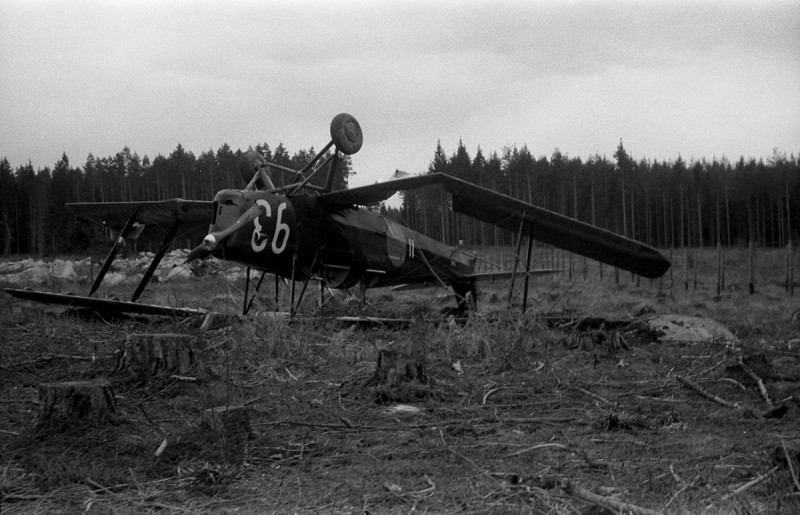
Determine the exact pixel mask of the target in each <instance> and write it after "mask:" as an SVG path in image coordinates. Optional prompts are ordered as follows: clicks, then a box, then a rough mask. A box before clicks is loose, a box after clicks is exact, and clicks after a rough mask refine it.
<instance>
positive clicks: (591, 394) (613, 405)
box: [572, 385, 618, 408]
mask: <svg viewBox="0 0 800 515" xmlns="http://www.w3.org/2000/svg"><path fill="white" fill-rule="evenodd" d="M572 388H573V389H575V390H578V391H579V392H581V393H582V394H584V395H587V396H589V397H591V398H592V399H595V400H598V401H600V402H602V403H603V404H606V405H608V406H611V407H612V408H616V407H618V405H617V403H616V402H611V401H610V400H608V399H606V398H605V397H603V396H601V395H598V394H596V393H594V392H590V391H589V390H586V389H584V388H581V387H580V386H578V385H572Z"/></svg>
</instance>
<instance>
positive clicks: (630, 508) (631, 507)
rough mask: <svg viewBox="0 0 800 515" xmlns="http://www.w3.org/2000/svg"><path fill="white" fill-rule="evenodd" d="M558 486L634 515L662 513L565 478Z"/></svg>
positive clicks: (580, 497)
mask: <svg viewBox="0 0 800 515" xmlns="http://www.w3.org/2000/svg"><path fill="white" fill-rule="evenodd" d="M558 486H559V488H561V489H562V490H563V491H564V492H565V493H567V494H569V495H572V496H573V497H577V498H578V499H581V500H584V501H587V502H590V503H595V504H601V505H603V506H606V507H608V508H611V509H612V510H615V511H617V512H619V513H632V514H634V515H662V513H661V512H660V511H654V510H651V509H648V508H642V507H641V506H636V505H635V504H631V503H628V502H623V501H618V500H616V499H612V498H610V497H603V496H602V495H597V494H595V493H592V492H590V491H589V490H586V489H585V488H581V487H580V486H578V485H576V484H574V483H572V482H571V481H567V480H565V479H562V480H561V481H559V483H558Z"/></svg>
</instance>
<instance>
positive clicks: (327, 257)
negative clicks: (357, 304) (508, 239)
mask: <svg viewBox="0 0 800 515" xmlns="http://www.w3.org/2000/svg"><path fill="white" fill-rule="evenodd" d="M255 204H258V205H260V206H261V210H260V213H259V215H258V217H257V218H255V219H254V220H253V221H252V222H250V223H249V224H248V225H246V226H244V227H242V228H241V229H240V230H237V231H236V232H235V233H234V234H232V235H231V236H230V237H229V238H227V239H226V240H225V241H224V242H223V243H222V244H221V245H220V246H219V247H217V248H216V249H215V250H214V253H213V254H214V255H215V256H216V257H218V258H221V259H226V260H231V261H236V262H239V263H242V264H245V265H247V266H250V267H252V268H254V269H258V270H263V271H266V272H269V273H274V274H277V275H280V276H282V277H285V278H287V279H295V280H299V279H305V278H307V277H314V278H321V279H323V280H324V281H325V283H326V285H327V286H330V287H334V288H347V287H350V286H353V285H355V284H357V283H358V282H359V281H362V285H363V286H365V287H380V286H391V285H398V284H405V283H412V282H414V283H419V282H431V283H438V282H444V283H447V284H448V285H451V286H452V285H453V281H454V280H455V278H456V277H457V276H459V275H466V274H469V273H472V271H473V269H474V262H475V260H474V258H471V257H469V256H467V255H466V254H464V253H463V252H460V251H459V250H458V249H457V248H455V247H450V246H448V245H445V244H443V243H441V242H439V241H436V240H434V239H432V238H429V237H427V236H425V235H423V234H420V233H418V232H416V231H413V230H411V229H409V228H408V227H405V226H403V225H400V224H398V223H396V222H393V221H392V220H389V219H387V218H385V217H383V216H381V215H379V214H378V213H375V212H373V211H369V210H365V209H356V208H344V209H336V210H334V211H330V210H327V209H324V208H323V207H322V206H321V205H320V203H319V202H318V201H317V199H316V197H314V196H311V195H294V196H290V197H287V196H283V195H278V194H274V193H269V192H264V191H246V190H222V191H220V192H219V193H217V195H216V196H215V198H214V217H213V220H212V223H211V227H210V229H209V231H210V232H214V231H221V230H224V229H225V228H226V227H228V226H230V225H231V224H233V223H234V222H235V221H236V220H237V219H238V218H239V217H240V216H241V215H242V214H243V213H245V212H246V211H247V210H248V209H250V208H251V207H252V206H253V205H255Z"/></svg>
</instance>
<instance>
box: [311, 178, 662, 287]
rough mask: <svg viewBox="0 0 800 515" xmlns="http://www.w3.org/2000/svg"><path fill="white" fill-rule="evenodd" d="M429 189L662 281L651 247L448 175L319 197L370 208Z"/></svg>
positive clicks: (495, 221)
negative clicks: (399, 195) (439, 189)
mask: <svg viewBox="0 0 800 515" xmlns="http://www.w3.org/2000/svg"><path fill="white" fill-rule="evenodd" d="M431 185H438V186H441V187H443V188H444V189H445V190H446V191H448V192H449V193H450V194H451V195H452V199H453V202H452V205H453V211H455V212H457V213H462V214H465V215H468V216H471V217H473V218H477V219H478V220H482V221H484V222H488V223H490V224H492V225H496V226H498V227H502V228H504V229H507V230H509V231H512V232H517V231H519V230H520V228H521V229H522V231H523V234H526V235H527V234H530V235H531V236H532V237H533V238H534V239H536V240H539V241H541V242H544V243H547V244H549V245H553V246H555V247H559V248H562V249H564V250H568V251H570V252H574V253H576V254H580V255H582V256H586V257H588V258H591V259H595V260H597V261H600V262H602V263H606V264H609V265H612V266H615V267H618V268H621V269H623V270H627V271H629V272H633V273H635V274H639V275H642V276H644V277H649V278H656V277H660V276H662V275H663V274H664V273H665V272H666V271H667V270H669V267H670V262H669V260H667V259H666V258H665V257H664V256H662V255H661V253H660V252H658V251H657V250H656V249H654V248H653V247H650V246H648V245H645V244H643V243H640V242H638V241H636V240H632V239H630V238H626V237H624V236H620V235H619V234H616V233H613V232H611V231H607V230H605V229H600V228H599V227H595V226H594V225H591V224H587V223H585V222H581V221H579V220H576V219H574V218H570V217H568V216H564V215H560V214H558V213H555V212H553V211H549V210H547V209H543V208H541V207H538V206H534V205H533V204H529V203H527V202H523V201H522V200H519V199H515V198H512V197H509V196H508V195H503V194H502V193H498V192H496V191H492V190H489V189H486V188H483V187H481V186H478V185H476V184H472V183H469V182H466V181H463V180H461V179H458V178H456V177H452V176H449V175H446V174H441V173H436V174H428V175H419V176H415V177H408V178H404V179H396V180H392V181H388V182H383V183H379V184H372V185H369V186H361V187H358V188H353V189H350V190H342V191H334V192H331V193H325V194H323V195H320V196H319V200H320V202H321V203H322V204H323V205H326V206H328V207H345V206H351V205H353V204H360V205H370V204H376V203H378V202H380V201H382V200H386V199H388V198H389V197H391V196H392V195H394V194H395V193H397V192H398V191H406V190H412V189H417V188H422V187H425V186H431Z"/></svg>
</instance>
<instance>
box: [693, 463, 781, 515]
mask: <svg viewBox="0 0 800 515" xmlns="http://www.w3.org/2000/svg"><path fill="white" fill-rule="evenodd" d="M779 468H780V467H779V466H776V467H772V468H771V469H769V470H768V471H767V472H764V473H763V474H761V475H760V476H756V477H755V478H754V479H752V480H751V481H748V482H747V483H745V484H743V485H742V486H740V487H739V488H737V489H735V490H733V491H732V492H731V493H729V494H726V495H723V496H722V500H723V501H726V500H728V499H730V498H731V497H733V496H734V495H739V494H740V493H742V492H744V491H746V490H748V489H750V488H752V487H754V486H756V485H757V484H759V483H761V482H763V481H765V480H767V479H769V478H770V477H772V476H774V475H775V473H776V472H777V471H778V469H779ZM710 507H711V506H708V508H710Z"/></svg>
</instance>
